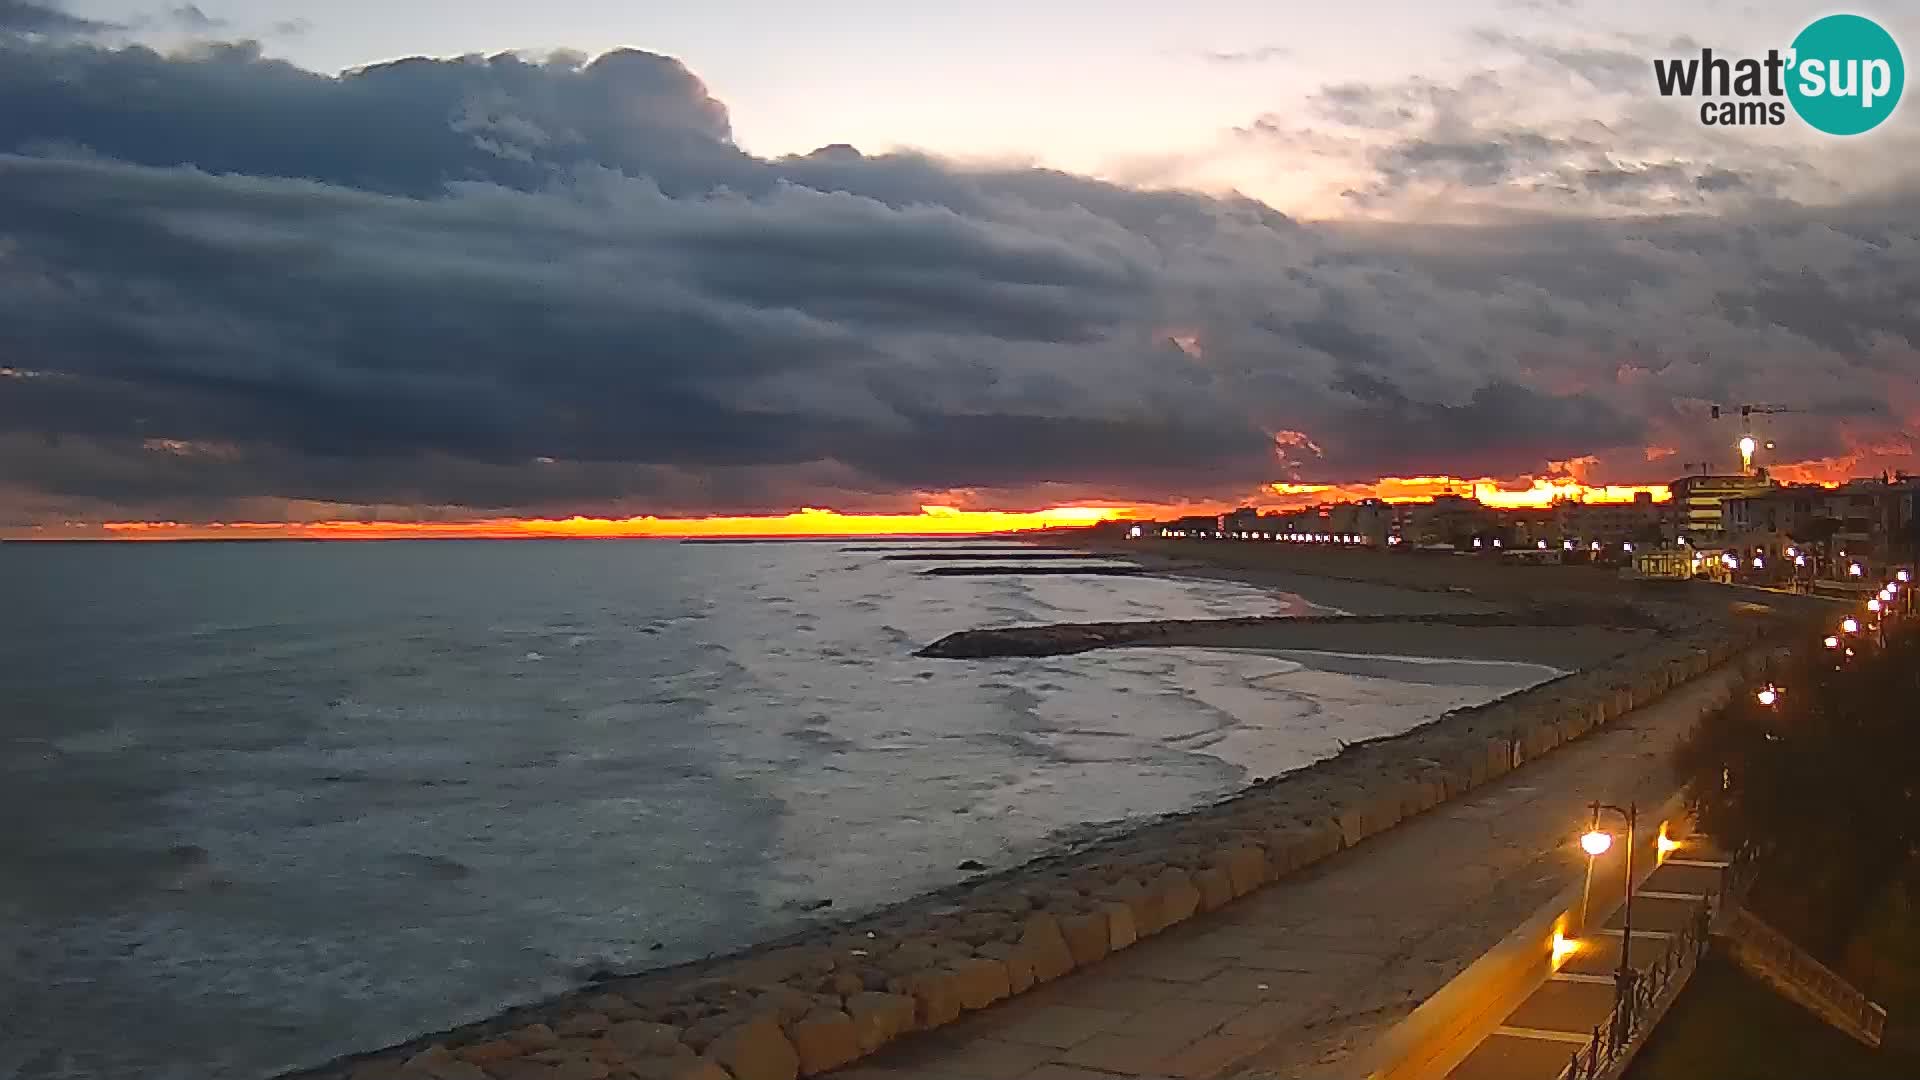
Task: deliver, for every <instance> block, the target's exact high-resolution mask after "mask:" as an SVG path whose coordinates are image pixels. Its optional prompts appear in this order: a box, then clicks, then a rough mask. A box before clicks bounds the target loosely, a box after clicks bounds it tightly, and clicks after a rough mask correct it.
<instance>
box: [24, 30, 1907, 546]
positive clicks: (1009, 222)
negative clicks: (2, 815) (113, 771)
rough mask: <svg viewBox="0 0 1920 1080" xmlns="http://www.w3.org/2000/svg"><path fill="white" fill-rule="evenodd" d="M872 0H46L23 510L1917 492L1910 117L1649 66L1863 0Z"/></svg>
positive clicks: (516, 511) (881, 508)
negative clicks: (1751, 473)
mask: <svg viewBox="0 0 1920 1080" xmlns="http://www.w3.org/2000/svg"><path fill="white" fill-rule="evenodd" d="M1890 6H1891V5H1862V6H1859V7H1855V8H1852V9H1851V10H1854V11H1857V12H1860V13H1863V14H1867V15H1870V16H1874V17H1876V18H1879V19H1881V21H1882V22H1883V23H1884V24H1885V25H1886V26H1887V27H1888V28H1889V29H1890V30H1891V31H1892V33H1893V34H1894V35H1895V37H1896V38H1897V39H1898V40H1900V41H1901V42H1902V43H1903V44H1905V45H1906V48H1907V52H1908V58H1909V60H1911V59H1913V57H1914V56H1915V55H1920V13H1915V12H1911V11H1907V10H1904V9H1903V10H1885V9H1887V8H1889V7H1890ZM871 10H872V9H871V7H870V6H869V5H864V4H855V3H851V2H848V3H819V4H812V5H783V4H773V3H720V4H711V5H703V6H697V7H696V6H694V5H672V6H670V8H669V9H668V10H644V9H643V7H642V6H641V5H633V4H623V3H617V2H614V0H548V2H546V3H542V4H539V5H518V4H504V3H486V2H466V3H453V2H451V0H412V2H409V0H386V2H384V3H380V4H375V3H372V2H371V0H336V2H331V3H326V4H322V3H318V2H316V0H305V2H301V0H246V2H241V0H231V2H229V0H202V2H198V3H192V4H180V3H172V2H171V0H158V2H154V3H141V2H136V0H69V2H65V3H59V4H52V3H48V2H46V0H0V105H4V106H5V107H4V108H0V459H4V460H5V461H6V462H7V463H8V468H7V469H6V470H0V535H6V534H13V535H20V534H23V533H27V532H31V531H33V530H35V529H36V528H40V529H44V528H47V527H51V526H58V527H59V528H60V529H72V530H78V531H83V532H84V531H96V532H97V531H101V529H102V526H103V525H104V524H105V523H108V522H167V521H175V522H183V523H188V524H208V523H218V522H236V523H267V524H271V523H274V522H288V521H323V520H348V521H367V520H378V521H398V522H406V521H415V520H418V521H431V522H446V521H514V520H520V519H554V520H567V519H571V518H573V517H576V516H579V517H584V518H590V519H596V520H598V519H605V520H625V519H630V518H665V519H694V518H703V517H707V516H723V517H741V516H772V517H775V518H778V517H780V516H782V515H787V514H791V513H793V512H795V511H797V510H800V509H802V508H818V509H823V510H831V511H837V512H840V513H844V514H867V513H877V514H908V515H911V514H914V513H916V512H917V508H919V507H922V506H941V507H951V508H956V509H959V510H965V511H991V512H1012V513H1027V512H1034V511H1044V510H1048V509H1050V508H1058V507H1069V506H1071V507H1082V508H1086V507H1103V508H1114V509H1119V510H1125V509H1129V508H1134V509H1139V508H1173V507H1179V506H1183V505H1208V506H1219V505H1231V504H1233V503H1237V502H1240V501H1245V500H1249V499H1254V500H1260V499H1267V500H1271V499H1273V498H1275V497H1276V493H1280V492H1284V491H1286V490H1290V489H1297V490H1308V489H1315V488H1324V489H1327V490H1339V491H1342V492H1364V491H1369V490H1389V489H1394V490H1397V489H1398V487H1404V486H1405V485H1406V484H1407V483H1409V482H1411V483H1414V484H1418V483H1420V482H1421V481H1420V479H1419V478H1423V477H1438V476H1452V477H1460V478H1464V479H1465V480H1466V481H1467V482H1469V483H1472V482H1476V481H1478V482H1486V483H1497V484H1503V485H1507V486H1517V487H1521V488H1525V487H1527V486H1528V485H1529V484H1531V483H1533V482H1534V481H1535V480H1544V479H1548V478H1551V479H1554V480H1557V481H1559V482H1562V483H1567V482H1579V483H1586V484H1594V485H1609V484H1613V485H1644V484H1654V483H1662V482H1665V481H1667V480H1670V479H1672V478H1673V477H1674V476H1675V475H1677V474H1678V473H1679V472H1680V471H1681V469H1680V466H1681V465H1682V464H1683V463H1686V462H1700V461H1719V462H1722V463H1726V464H1730V463H1731V461H1732V459H1733V456H1734V455H1733V452H1732V449H1731V447H1732V442H1733V440H1734V438H1735V437H1736V436H1737V435H1738V434H1740V432H1738V431H1736V430H1734V428H1735V426H1737V422H1736V421H1733V420H1730V419H1729V420H1723V421H1720V422H1718V423H1714V422H1711V421H1710V420H1709V419H1708V410H1709V407H1710V406H1711V405H1712V404H1716V403H1717V404H1722V405H1728V406H1737V405H1738V404H1740V403H1743V402H1756V403H1771V404H1776V405H1783V406H1788V407H1790V408H1791V409H1792V411H1791V412H1784V413H1780V414H1777V415H1769V416H1767V417H1765V418H1764V420H1763V421H1761V422H1760V423H1761V426H1760V428H1759V430H1758V434H1760V435H1762V436H1763V437H1764V438H1766V439H1770V440H1772V441H1774V442H1776V444H1777V446H1778V449H1777V450H1776V451H1775V452H1773V453H1772V455H1771V456H1770V457H1769V459H1768V460H1769V463H1770V464H1772V465H1773V466H1774V467H1775V469H1776V471H1777V473H1778V474H1779V475H1781V476H1782V477H1783V478H1785V479H1824V480H1832V479H1841V478H1844V477H1846V476H1848V475H1856V474H1877V473H1879V472H1881V471H1883V470H1898V469H1916V470H1920V452H1917V450H1916V448H1917V447H1920V224H1917V223H1920V169H1916V168H1915V167H1914V166H1913V164H1912V163H1913V162H1914V161H1917V160H1920V107H1917V106H1916V104H1915V102H1914V101H1911V100H1909V101H1907V102H1905V103H1904V104H1903V105H1902V106H1901V107H1900V108H1899V109H1898V110H1897V111H1895V113H1894V114H1893V115H1892V117H1891V119H1889V120H1888V121H1887V122H1886V123H1885V124H1884V125H1882V126H1881V127H1880V128H1878V129H1876V130H1874V131H1871V132H1868V133H1866V134H1864V135H1859V136H1854V137H1852V138H1844V139H1842V138H1833V137H1828V136H1823V135H1820V134H1818V133H1817V132H1814V131H1812V130H1811V129H1809V128H1808V127H1806V126H1805V125H1804V124H1801V123H1799V122H1797V120H1796V121H1794V122H1790V123H1787V124H1784V125H1782V126H1779V127H1743V128H1732V129H1729V128H1723V127H1713V126H1704V125H1702V123H1701V122H1700V120H1699V117H1698V109H1697V105H1698V103H1697V102H1695V101H1690V100H1686V99H1675V98H1662V97H1661V96H1660V95H1659V94H1658V93H1657V91H1656V89H1655V87H1654V85H1653V78H1652V68H1651V60H1652V59H1653V58H1654V57H1656V56H1674V55H1687V54H1693V55H1697V54H1698V51H1699V50H1700V49H1701V48H1703V47H1712V48H1714V49H1715V50H1716V51H1718V52H1722V53H1730V54H1735V55H1738V54H1742V53H1746V54H1761V53H1764V52H1765V50H1766V49H1767V48H1769V47H1784V46H1785V45H1787V44H1788V43H1789V42H1790V41H1791V39H1792V37H1793V35H1794V34H1795V33H1796V32H1797V31H1798V30H1799V29H1800V28H1801V27H1803V26H1804V25H1806V24H1807V23H1808V22H1809V21H1811V20H1812V19H1813V18H1815V17H1816V16H1818V15H1821V14H1824V13H1825V12H1826V11H1827V10H1828V9H1825V8H1818V7H1813V6H1805V7H1803V6H1800V5H1795V4H1785V5H1766V6H1765V7H1764V8H1762V7H1761V6H1759V5H1742V4H1737V3H1724V4H1700V5H1687V6H1684V7H1681V6H1677V5H1667V4H1657V3H1651V2H1641V0H1633V2H1630V3H1620V4H1600V3H1579V2H1575V0H1475V2H1471V3H1460V4H1433V3H1419V4H1415V3H1395V4H1371V5H1346V6H1339V5H1325V4H1312V5H1304V4H1303V5H1275V4H1254V3H1228V2H1224V0H1195V2H1192V3H1186V4H1181V5H1175V6H1168V5H1161V4H1146V3H1100V4H1095V3H1090V2H1077V0H1076V2H1070V3H1032V2H1028V3H1023V4H1013V3H1003V2H991V3H985V4H980V5H968V6H965V7H958V6H955V7H949V8H939V9H934V10H931V11H930V12H928V13H926V14H923V15H913V16H906V15H897V14H896V15H893V16H890V17H888V18H884V19H878V18H874V17H872V16H871V14H870V12H871ZM556 50H561V51H556ZM462 57H465V59H461V58H462ZM1912 93H1913V92H1910V93H1909V94H1908V96H1909V97H1911V96H1912ZM1382 478H1400V479H1399V480H1393V481H1390V482H1383V479H1382ZM1274 485H1281V487H1279V488H1276V487H1275V486H1274ZM1396 485H1397V486H1398V487H1396ZM980 520H983V521H984V520H990V519H988V518H982V519H980Z"/></svg>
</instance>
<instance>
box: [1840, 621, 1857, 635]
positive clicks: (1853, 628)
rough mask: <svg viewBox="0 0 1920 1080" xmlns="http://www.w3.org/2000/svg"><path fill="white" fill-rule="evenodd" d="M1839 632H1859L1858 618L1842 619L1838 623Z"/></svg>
mask: <svg viewBox="0 0 1920 1080" xmlns="http://www.w3.org/2000/svg"><path fill="white" fill-rule="evenodd" d="M1840 632H1841V633H1843V634H1857V633H1859V632H1860V620H1858V619H1846V620H1844V621H1842V622H1841V623H1840Z"/></svg>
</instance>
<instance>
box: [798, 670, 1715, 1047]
mask: <svg viewBox="0 0 1920 1080" xmlns="http://www.w3.org/2000/svg"><path fill="white" fill-rule="evenodd" d="M1737 677H1738V676H1737V673H1736V672H1734V671H1732V670H1729V669H1725V668H1723V669H1720V670H1718V671H1715V672H1713V673H1711V674H1709V675H1707V676H1706V677H1704V678H1702V679H1700V680H1696V681H1695V682H1694V683H1692V684H1690V685H1688V686H1685V687H1682V688H1681V689H1679V690H1677V691H1675V692H1674V693H1672V694H1670V695H1669V696H1668V697H1667V698H1665V699H1663V700H1662V701H1660V702H1658V703H1656V704H1654V705H1651V706H1649V707H1647V708H1645V709H1641V710H1639V711H1638V712H1635V713H1632V714H1630V715H1628V716H1626V717H1623V718H1622V719H1620V720H1617V721H1615V722H1614V723H1612V724H1609V725H1608V726H1606V727H1604V728H1600V729H1596V730H1595V731H1594V732H1592V733H1591V734H1589V735H1588V736H1586V737H1585V738H1582V739H1580V740H1578V741H1576V742H1573V743H1570V744H1568V745H1566V746H1563V747H1561V748H1560V749H1558V750H1556V751H1555V752H1553V753H1552V754H1549V755H1548V756H1547V757H1545V758H1543V759H1541V760H1540V761H1537V762H1534V763H1531V764H1529V765H1527V766H1525V767H1524V768H1522V769H1520V770H1519V771H1517V772H1514V773H1510V774H1508V775H1507V776H1506V777H1504V778H1502V779H1501V780H1499V781H1496V782H1494V783H1491V784H1489V785H1487V786H1486V787H1483V788H1481V789H1479V790H1478V791H1476V792H1474V793H1472V794H1470V795H1468V796H1466V797H1465V798H1462V799H1460V800H1456V801H1454V802H1451V803H1447V804H1444V805H1442V806H1440V807H1437V808H1435V809H1434V810H1432V811H1430V812H1428V813H1426V814H1424V815H1422V816H1420V817H1417V818H1414V819H1411V820H1408V821H1405V822H1402V823H1401V824H1400V825H1399V826H1398V827H1396V828H1393V829H1390V830H1388V831H1387V832H1385V833H1382V834H1380V835H1378V836H1376V837H1374V838H1372V839H1370V840H1368V841H1366V842H1365V843H1363V844H1361V845H1360V846H1358V847H1356V848H1353V849H1351V850H1348V851H1344V852H1341V853H1340V854H1338V855H1336V856H1333V857H1332V858H1329V859H1327V860H1324V861H1323V862H1321V863H1319V864H1318V865H1317V866H1315V867H1314V868H1312V869H1310V870H1308V871H1306V872H1304V873H1302V874H1299V875H1295V876H1293V877H1290V878H1288V879H1286V880H1284V881H1281V882H1279V883H1276V884H1274V885H1271V886H1268V887H1267V888H1265V889H1263V890H1261V891H1259V892H1257V893H1254V894H1253V895H1251V896H1247V897H1245V898H1243V899H1241V900H1239V901H1236V902H1235V903H1233V904H1231V905H1229V906H1227V907H1226V908H1223V909H1221V910H1220V911H1216V912H1212V913H1210V914H1205V915H1200V916H1197V917H1195V918H1194V919H1192V920H1190V921H1188V922H1186V923H1184V924H1182V925H1180V926H1179V927H1176V928H1175V929H1173V930H1170V931H1168V932H1166V933H1164V934H1161V935H1159V936H1156V937H1153V938H1150V939H1148V940H1146V941H1143V942H1141V943H1140V944H1138V945H1135V946H1134V947H1133V948H1130V949H1128V950H1126V951H1125V952H1123V953H1120V954H1118V955H1116V956H1113V957H1109V958H1108V959H1107V960H1105V961H1103V962H1102V963H1100V964H1098V965H1096V966H1095V967H1093V968H1090V969H1087V970H1084V971H1080V972H1076V973H1074V974H1072V975H1070V976H1067V977H1066V978H1063V979H1060V980H1058V981H1056V982H1054V983H1051V984H1048V985H1046V986H1043V987H1039V988H1036V989H1035V990H1033V991H1031V992H1029V993H1027V994H1023V995H1021V996H1020V997H1018V998H1015V999H1013V1000H1011V1001H1008V1002H1006V1003H1004V1004H1002V1005H1000V1006H997V1007H995V1008H992V1009H988V1010H986V1011H984V1012H981V1013H977V1014H974V1015H973V1016H971V1017H968V1018H966V1019H963V1020H961V1021H959V1022H958V1023H955V1024H953V1025H951V1026H948V1027H944V1028H941V1029H939V1030H938V1031H934V1032H929V1033H926V1034H923V1035H920V1036H917V1037H914V1038H909V1039H906V1040H903V1041H902V1042H900V1043H896V1044H894V1045H893V1046H891V1047H889V1048H887V1049H886V1050H884V1051H882V1052H881V1053H880V1054H877V1055H875V1056H874V1057H871V1058H868V1059H866V1060H865V1061H863V1062H860V1063H858V1064H856V1065H854V1066H852V1067H849V1068H847V1069H844V1070H841V1071H839V1072H837V1073H834V1074H832V1075H833V1076H834V1077H835V1080H902V1078H907V1077H925V1078H928V1080H1103V1078H1111V1077H1114V1076H1144V1077H1181V1078H1207V1077H1215V1076H1223V1075H1229V1074H1232V1073H1235V1072H1238V1071H1242V1070H1246V1071H1248V1073H1249V1075H1250V1077H1253V1076H1257V1077H1261V1078H1267V1077H1274V1078H1277V1077H1290V1078H1291V1077H1304V1078H1314V1080H1319V1078H1323V1077H1324V1078H1327V1080H1336V1078H1337V1080H1352V1078H1351V1077H1348V1076H1347V1075H1346V1074H1347V1073H1348V1072H1350V1071H1351V1070H1352V1069H1353V1068H1354V1067H1355V1063H1354V1062H1353V1061H1352V1060H1350V1055H1352V1054H1353V1053H1354V1052H1355V1051H1356V1050H1358V1049H1362V1048H1365V1047H1368V1046H1371V1045H1372V1044H1373V1042H1374V1041H1375V1040H1376V1039H1377V1038H1378V1037H1379V1036H1380V1035H1381V1034H1382V1033H1383V1032H1385V1031H1386V1030H1387V1029H1389V1028H1391V1027H1392V1026H1393V1025H1394V1024H1395V1023H1396V1022H1397V1021H1398V1020H1400V1019H1401V1018H1402V1017H1404V1016H1406V1015H1407V1013H1409V1012H1410V1011H1412V1009H1413V1008H1414V1007H1415V1006H1416V1005H1418V1004H1419V1003H1420V1002H1421V1001H1423V1000H1425V999H1426V998H1427V997H1428V996H1429V995H1431V994H1432V993H1433V992H1434V991H1436V990H1437V989H1439V988H1440V987H1441V986H1443V985H1445V984H1446V983H1447V982H1448V981H1449V980H1451V979H1452V978H1453V977H1454V976H1455V975H1457V974H1458V973H1459V972H1460V971H1461V970H1462V969H1464V968H1465V967H1466V966H1467V965H1468V964H1469V963H1470V962H1472V961H1473V960H1474V959H1475V958H1477V957H1479V956H1480V955H1481V954H1483V953H1485V952H1486V951H1487V950H1488V949H1490V948H1491V947H1493V946H1494V945H1495V944H1496V943H1498V942H1500V941H1501V940H1502V939H1503V938H1504V937H1506V936H1507V935H1508V934H1509V933H1510V932H1512V931H1513V930H1514V929H1515V928H1516V927H1518V926H1519V925H1520V924H1521V923H1522V922H1524V921H1525V920H1526V919H1527V918H1528V917H1529V916H1530V915H1532V914H1533V913H1534V912H1535V911H1536V910H1537V909H1539V908H1540V907H1541V905H1543V904H1545V903H1547V902H1548V901H1549V900H1551V899H1552V898H1553V897H1554V896H1556V895H1557V894H1559V893H1560V892H1562V891H1563V890H1565V889H1566V888H1567V887H1568V886H1569V885H1572V884H1577V883H1578V882H1579V881H1580V875H1581V874H1582V872H1583V870H1584V866H1585V863H1584V860H1583V857H1582V856H1581V855H1580V853H1579V851H1578V849H1577V848H1576V847H1575V846H1574V843H1573V839H1574V837H1576V836H1577V835H1578V834H1579V833H1580V832H1581V831H1582V830H1583V828H1584V827H1585V825H1586V822H1587V816H1588V815H1587V810H1586V806H1587V804H1588V803H1589V802H1591V801H1592V800H1594V799H1597V798H1600V799H1606V800H1609V801H1613V802H1624V801H1626V800H1629V799H1634V800H1638V801H1639V802H1640V803H1641V804H1642V805H1657V804H1659V803H1662V802H1664V801H1665V800H1666V798H1667V797H1668V796H1669V795H1670V794H1671V793H1672V792H1673V790H1674V788H1675V783H1676V781H1675V778H1674V776H1673V774H1672V770H1671V766H1670V754H1669V750H1670V748H1671V747H1672V746H1673V745H1674V744H1675V743H1676V742H1677V741H1678V740H1679V738H1680V737H1681V736H1682V735H1684V734H1685V732H1686V731H1687V730H1688V729H1689V728H1690V727H1691V726H1692V725H1693V722H1694V721H1695V719H1696V718H1697V717H1698V716H1699V715H1700V713H1701V712H1702V710H1703V709H1705V708H1706V707H1707V706H1709V705H1710V704H1712V703H1713V702H1714V701H1716V700H1718V699H1719V698H1720V697H1721V696H1723V695H1724V694H1726V693H1727V692H1728V691H1729V689H1730V688H1732V687H1733V686H1735V685H1736V679H1737ZM1636 914H1637V911H1636ZM1635 951H1636V952H1638V949H1637V948H1636V950H1635ZM1568 1049H1570V1048H1568ZM1565 1059H1566V1054H1565V1052H1564V1051H1563V1052H1562V1054H1561V1060H1562V1061H1563V1062H1564V1061H1565ZM1549 1075H1550V1074H1549Z"/></svg>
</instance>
